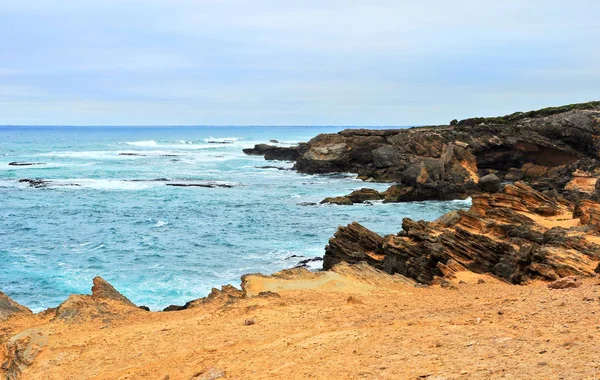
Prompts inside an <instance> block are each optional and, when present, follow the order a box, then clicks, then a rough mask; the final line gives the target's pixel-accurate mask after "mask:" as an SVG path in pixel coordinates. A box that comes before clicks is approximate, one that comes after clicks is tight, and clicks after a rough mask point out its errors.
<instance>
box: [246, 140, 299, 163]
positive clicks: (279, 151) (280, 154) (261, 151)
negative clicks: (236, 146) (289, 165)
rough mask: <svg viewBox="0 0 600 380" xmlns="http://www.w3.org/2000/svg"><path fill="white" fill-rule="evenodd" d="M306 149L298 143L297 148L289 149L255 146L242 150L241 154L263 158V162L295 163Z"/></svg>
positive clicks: (263, 145)
mask: <svg viewBox="0 0 600 380" xmlns="http://www.w3.org/2000/svg"><path fill="white" fill-rule="evenodd" d="M306 149H307V144H306V143H300V144H298V145H297V146H291V147H281V146H274V145H268V144H257V145H255V146H254V148H246V149H243V152H244V153H246V154H248V155H254V156H264V157H265V160H282V161H296V160H297V159H298V157H299V156H300V155H302V154H303V153H304V152H305V150H306Z"/></svg>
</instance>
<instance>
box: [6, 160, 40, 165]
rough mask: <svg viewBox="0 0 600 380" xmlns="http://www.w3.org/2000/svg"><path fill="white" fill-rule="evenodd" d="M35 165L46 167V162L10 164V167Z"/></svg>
mask: <svg viewBox="0 0 600 380" xmlns="http://www.w3.org/2000/svg"><path fill="white" fill-rule="evenodd" d="M35 165H46V164H45V163H44V162H16V161H14V162H9V163H8V166H35Z"/></svg>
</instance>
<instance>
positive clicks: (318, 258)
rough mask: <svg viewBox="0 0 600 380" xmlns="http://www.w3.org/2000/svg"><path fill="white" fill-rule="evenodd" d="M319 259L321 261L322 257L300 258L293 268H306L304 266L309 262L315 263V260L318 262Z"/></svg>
mask: <svg viewBox="0 0 600 380" xmlns="http://www.w3.org/2000/svg"><path fill="white" fill-rule="evenodd" d="M320 261H323V258H322V257H315V258H312V259H305V260H301V261H299V262H298V264H297V265H296V266H295V267H294V268H306V267H308V264H309V263H316V262H320Z"/></svg>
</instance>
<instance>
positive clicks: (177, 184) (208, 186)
mask: <svg viewBox="0 0 600 380" xmlns="http://www.w3.org/2000/svg"><path fill="white" fill-rule="evenodd" d="M167 186H175V187H206V188H211V189H212V188H216V187H223V188H232V187H235V185H230V184H227V183H167Z"/></svg>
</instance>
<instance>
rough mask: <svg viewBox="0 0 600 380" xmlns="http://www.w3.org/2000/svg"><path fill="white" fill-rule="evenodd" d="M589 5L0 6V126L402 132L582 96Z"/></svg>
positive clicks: (207, 2) (591, 61)
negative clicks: (336, 127)
mask: <svg viewBox="0 0 600 380" xmlns="http://www.w3.org/2000/svg"><path fill="white" fill-rule="evenodd" d="M599 11H600V3H597V2H595V1H591V0H574V1H572V2H570V3H569V5H568V6H565V3H564V2H562V1H556V0H547V1H543V0H529V1H521V0H519V1H517V0H505V1H502V2H482V1H475V0H457V1H454V2H440V1H433V0H421V1H419V2H413V1H398V0H396V1H391V0H381V1H378V2H366V1H358V0H346V1H338V0H329V1H324V0H322V1H315V0H307V1H303V2H281V1H272V0H271V1H268V0H255V1H252V2H247V1H242V0H175V1H173V0H146V1H142V0H118V1H117V0H106V1H102V2H98V1H92V0H78V1H74V0H73V1H70V0H56V1H41V0H38V1H33V0H24V1H19V2H9V1H0V36H2V37H0V38H1V39H2V45H3V49H2V50H3V51H2V56H3V60H2V63H1V64H2V67H0V94H1V95H0V124H13V123H15V121H18V120H31V122H35V123H42V124H79V123H83V124H96V123H100V124H107V123H108V124H127V123H135V124H146V125H148V124H165V123H167V124H169V120H173V123H176V124H198V123H202V124H340V125H353V124H355V125H368V124H378V125H381V124H385V125H402V124H426V123H440V122H447V121H448V120H450V119H451V118H454V117H466V116H470V115H473V114H490V115H493V114H498V113H503V112H511V111H513V110H515V109H528V108H534V107H537V106H545V105H552V104H561V103H569V102H575V101H585V100H590V99H591V98H593V97H597V91H596V89H597V84H598V83H597V82H598V79H597V78H600V52H599V51H598V50H597V49H595V46H598V45H599V44H600V25H599V24H598V23H597V21H596V15H597V14H599V13H600V12H599ZM11 90H12V91H11ZM17 103H18V104H19V106H18V107H16V106H15V104H17ZM57 110H60V111H57ZM28 115H35V119H30V118H29V116H28ZM132 115H135V116H132ZM24 116H27V117H24Z"/></svg>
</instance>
